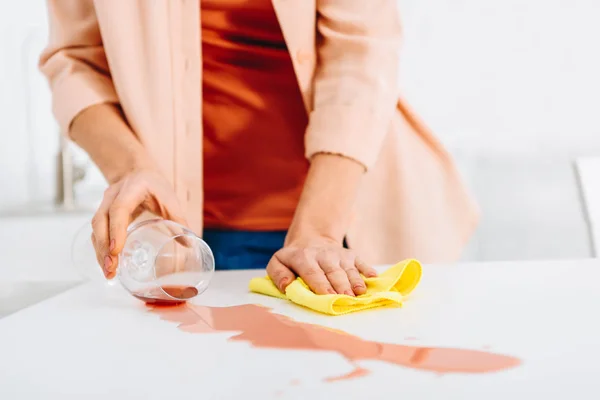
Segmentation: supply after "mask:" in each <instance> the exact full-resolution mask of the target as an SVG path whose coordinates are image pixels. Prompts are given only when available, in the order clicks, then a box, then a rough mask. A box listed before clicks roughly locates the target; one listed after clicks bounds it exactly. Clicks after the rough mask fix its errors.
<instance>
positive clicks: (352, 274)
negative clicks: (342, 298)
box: [341, 260, 367, 295]
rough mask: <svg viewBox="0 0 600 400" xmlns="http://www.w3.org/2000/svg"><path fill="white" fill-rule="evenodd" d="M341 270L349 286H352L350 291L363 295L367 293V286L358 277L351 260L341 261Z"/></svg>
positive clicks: (358, 274)
mask: <svg viewBox="0 0 600 400" xmlns="http://www.w3.org/2000/svg"><path fill="white" fill-rule="evenodd" d="M341 265H342V270H344V272H345V273H346V275H347V276H348V280H349V281H350V286H352V291H353V292H354V293H355V294H357V295H361V294H365V293H367V285H365V281H364V280H363V278H362V277H361V276H360V273H359V272H358V269H356V266H355V265H354V262H352V261H351V260H342V263H341Z"/></svg>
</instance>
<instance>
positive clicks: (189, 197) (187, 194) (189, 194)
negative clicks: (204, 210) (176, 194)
mask: <svg viewBox="0 0 600 400" xmlns="http://www.w3.org/2000/svg"><path fill="white" fill-rule="evenodd" d="M191 198H192V192H190V191H189V190H188V191H187V193H186V199H187V201H190V199H191Z"/></svg>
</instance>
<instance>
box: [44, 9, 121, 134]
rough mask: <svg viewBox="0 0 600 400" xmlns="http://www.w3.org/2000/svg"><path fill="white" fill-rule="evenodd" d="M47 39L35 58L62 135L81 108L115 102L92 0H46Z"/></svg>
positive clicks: (67, 130) (115, 95)
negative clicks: (47, 84) (48, 91)
mask: <svg viewBox="0 0 600 400" xmlns="http://www.w3.org/2000/svg"><path fill="white" fill-rule="evenodd" d="M47 5H48V20H49V28H50V31H49V39H48V44H47V46H46V48H45V49H44V50H43V52H42V54H41V56H40V59H39V68H40V71H41V72H42V74H43V75H44V76H45V77H46V78H47V79H48V82H49V84H50V89H51V92H52V110H53V113H54V116H55V117H56V119H57V121H58V123H59V125H60V128H61V130H62V132H63V133H66V134H68V132H69V127H70V125H71V122H72V121H73V119H74V118H75V117H76V116H77V115H78V114H79V113H80V112H81V111H83V110H84V109H86V108H87V107H90V106H92V105H95V104H100V103H118V97H117V94H116V92H115V88H114V85H113V82H112V78H111V75H110V69H109V66H108V62H107V59H106V55H105V53H104V47H103V44H102V37H101V35H100V29H99V26H98V20H97V18H96V12H95V9H94V3H93V1H92V0H48V1H47Z"/></svg>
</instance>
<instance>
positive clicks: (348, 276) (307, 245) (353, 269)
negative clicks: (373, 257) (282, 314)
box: [267, 236, 377, 296]
mask: <svg viewBox="0 0 600 400" xmlns="http://www.w3.org/2000/svg"><path fill="white" fill-rule="evenodd" d="M267 273H268V274H269V276H270V277H271V279H272V280H273V282H274V283H275V285H276V286H277V287H278V288H279V290H280V291H281V292H283V293H285V288H286V287H287V286H288V285H289V284H290V283H291V282H292V281H293V280H294V279H296V275H297V276H300V277H301V278H302V279H303V280H304V282H306V284H307V285H308V286H309V287H310V288H311V289H312V290H313V291H314V292H315V293H317V294H336V293H338V294H347V295H349V296H354V295H361V294H364V293H365V292H366V291H367V287H366V285H365V282H364V280H363V279H362V277H361V276H360V274H361V273H362V274H363V275H364V276H366V277H374V276H376V275H377V273H376V272H375V270H374V269H373V268H371V267H370V266H368V265H367V264H365V263H364V262H362V261H361V260H360V259H359V258H358V257H357V256H356V254H354V252H353V251H352V250H350V249H346V248H344V247H343V246H342V244H341V243H338V242H337V241H335V240H333V239H330V238H327V237H323V236H316V237H312V238H310V239H296V240H291V241H290V242H289V243H287V244H286V245H285V246H284V248H282V249H281V250H279V251H278V252H277V253H275V255H273V257H272V258H271V261H269V265H268V266H267Z"/></svg>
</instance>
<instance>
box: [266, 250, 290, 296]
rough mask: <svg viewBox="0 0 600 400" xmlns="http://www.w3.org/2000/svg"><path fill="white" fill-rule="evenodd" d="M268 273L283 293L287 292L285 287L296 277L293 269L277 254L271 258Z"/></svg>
mask: <svg viewBox="0 0 600 400" xmlns="http://www.w3.org/2000/svg"><path fill="white" fill-rule="evenodd" d="M267 274H268V275H269V277H270V278H271V280H272V281H273V283H275V286H277V288H278V289H279V291H280V292H281V293H285V289H286V288H287V287H288V285H289V284H290V283H292V281H293V280H294V279H296V275H294V273H293V272H292V270H290V269H289V268H288V267H286V266H285V265H284V264H283V263H282V262H281V261H280V260H279V259H278V258H277V256H273V257H271V260H269V264H268V265H267Z"/></svg>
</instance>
